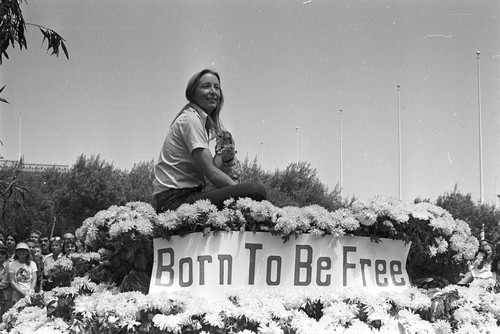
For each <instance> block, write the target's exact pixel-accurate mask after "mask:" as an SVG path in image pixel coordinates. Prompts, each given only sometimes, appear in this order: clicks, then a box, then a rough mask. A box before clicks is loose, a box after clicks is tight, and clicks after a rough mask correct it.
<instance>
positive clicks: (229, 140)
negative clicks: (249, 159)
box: [214, 131, 241, 183]
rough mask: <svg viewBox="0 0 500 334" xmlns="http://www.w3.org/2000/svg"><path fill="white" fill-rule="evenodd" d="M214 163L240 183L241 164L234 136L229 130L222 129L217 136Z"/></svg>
mask: <svg viewBox="0 0 500 334" xmlns="http://www.w3.org/2000/svg"><path fill="white" fill-rule="evenodd" d="M214 164H215V166H217V167H218V168H219V169H220V170H221V171H223V172H224V173H226V174H227V175H228V176H229V177H230V178H231V179H233V180H234V181H235V182H236V183H240V177H241V164H240V162H239V160H238V159H237V158H236V149H235V147H234V140H233V136H232V135H231V133H230V132H229V131H222V133H221V134H220V135H218V136H217V141H216V143H215V156H214Z"/></svg>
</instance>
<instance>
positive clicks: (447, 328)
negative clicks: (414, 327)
mask: <svg viewBox="0 0 500 334" xmlns="http://www.w3.org/2000/svg"><path fill="white" fill-rule="evenodd" d="M432 327H434V330H435V331H436V334H452V333H453V330H452V328H451V325H450V323H449V322H447V321H445V320H441V319H440V320H437V321H436V322H434V323H432Z"/></svg>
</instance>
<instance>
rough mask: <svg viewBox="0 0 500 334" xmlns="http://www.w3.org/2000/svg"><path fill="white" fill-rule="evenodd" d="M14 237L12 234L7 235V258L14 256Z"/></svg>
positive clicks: (15, 243)
mask: <svg viewBox="0 0 500 334" xmlns="http://www.w3.org/2000/svg"><path fill="white" fill-rule="evenodd" d="M16 239H17V238H16V236H15V235H14V234H9V235H7V238H6V239H5V241H6V242H7V249H8V250H9V257H10V258H12V257H13V256H14V253H15V251H16V245H17V242H16Z"/></svg>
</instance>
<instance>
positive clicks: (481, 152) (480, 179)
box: [476, 51, 485, 240]
mask: <svg viewBox="0 0 500 334" xmlns="http://www.w3.org/2000/svg"><path fill="white" fill-rule="evenodd" d="M480 54H481V52H480V51H476V56H477V115H478V121H479V203H480V204H483V131H482V125H481V123H482V120H481V67H480V61H479V55H480ZM484 237H485V233H484V223H482V225H481V240H483V239H484Z"/></svg>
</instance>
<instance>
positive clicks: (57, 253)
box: [43, 237, 62, 273]
mask: <svg viewBox="0 0 500 334" xmlns="http://www.w3.org/2000/svg"><path fill="white" fill-rule="evenodd" d="M61 245H62V240H61V238H60V237H52V238H50V244H49V250H50V255H48V256H47V257H46V258H45V260H44V261H43V267H44V273H46V270H45V269H46V268H49V267H51V266H52V265H53V264H54V262H56V261H57V260H58V259H59V258H60V257H61V256H62V247H61Z"/></svg>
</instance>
